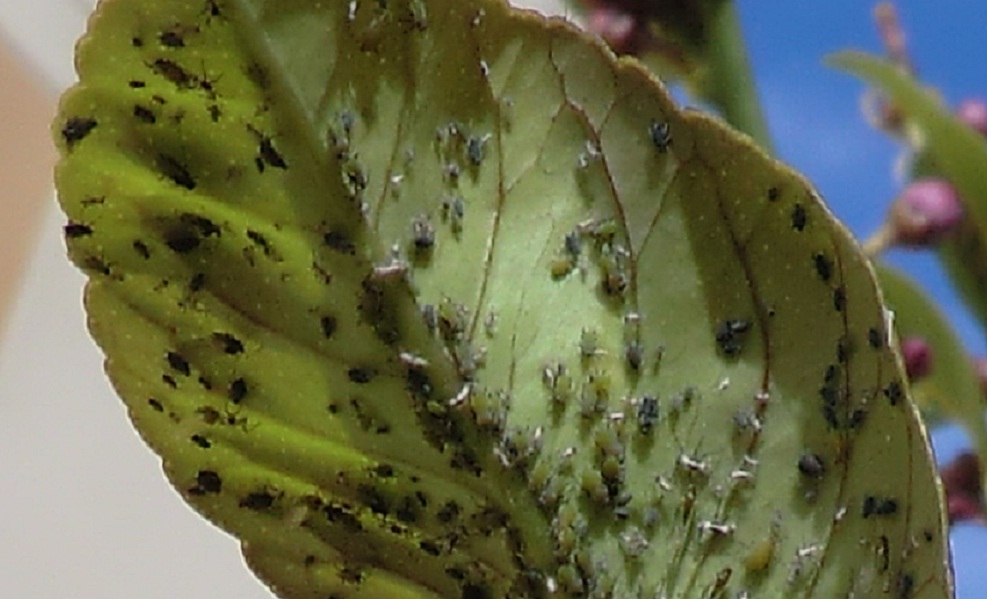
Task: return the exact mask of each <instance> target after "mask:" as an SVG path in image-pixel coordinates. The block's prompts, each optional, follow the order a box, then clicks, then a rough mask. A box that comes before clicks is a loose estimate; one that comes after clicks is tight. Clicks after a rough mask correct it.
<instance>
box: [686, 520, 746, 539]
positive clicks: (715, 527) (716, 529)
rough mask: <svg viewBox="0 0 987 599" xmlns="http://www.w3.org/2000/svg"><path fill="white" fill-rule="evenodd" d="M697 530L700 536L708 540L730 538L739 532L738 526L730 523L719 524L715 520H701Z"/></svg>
mask: <svg viewBox="0 0 987 599" xmlns="http://www.w3.org/2000/svg"><path fill="white" fill-rule="evenodd" d="M696 529H697V530H698V531H699V534H700V536H704V537H706V538H707V539H713V538H723V537H728V536H730V535H732V534H733V533H734V531H735V530H737V525H736V524H732V523H730V522H717V521H715V520H701V521H700V522H699V523H698V524H697V525H696Z"/></svg>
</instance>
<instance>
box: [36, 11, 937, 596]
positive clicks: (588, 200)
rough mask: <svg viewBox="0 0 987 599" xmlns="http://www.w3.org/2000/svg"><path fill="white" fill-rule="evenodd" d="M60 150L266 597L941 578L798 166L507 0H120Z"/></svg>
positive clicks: (107, 337) (146, 397)
mask: <svg viewBox="0 0 987 599" xmlns="http://www.w3.org/2000/svg"><path fill="white" fill-rule="evenodd" d="M78 69H79V73H80V79H81V83H80V84H79V85H78V86H76V87H75V88H74V89H73V90H71V91H70V92H69V93H68V94H67V95H66V97H65V98H64V100H63V102H62V105H61V108H60V112H59V116H58V120H57V122H56V124H55V130H56V131H55V135H56V139H57V141H58V144H59V147H60V150H61V152H62V160H61V162H60V164H59V167H58V172H57V180H58V187H59V196H60V201H61V203H62V206H63V208H64V210H65V212H66V214H67V215H68V218H69V224H68V226H67V227H66V237H67V239H68V245H69V252H70V256H71V257H72V259H73V260H74V261H75V263H76V264H77V265H79V266H80V267H81V268H82V269H83V270H84V271H85V272H86V273H87V275H88V276H89V278H90V282H89V284H88V286H87V291H86V298H87V299H86V301H87V307H88V312H89V316H90V328H91V330H92V332H93V335H94V337H95V338H96V340H97V342H98V343H99V344H100V346H101V347H102V348H103V350H104V351H105V352H106V355H107V371H108V373H109V375H110V378H111V379H112V380H113V382H114V385H115V386H116V388H117V390H118V392H119V393H120V395H121V397H122V398H123V399H124V401H125V402H126V404H127V406H128V409H129V411H130V415H131V418H132V420H133V421H134V423H135V426H136V427H137V429H138V430H139V431H140V432H141V434H142V435H143V437H144V438H145V440H146V441H147V442H148V444H149V445H150V446H151V447H152V448H153V449H154V450H155V451H156V452H157V453H159V454H160V455H161V456H162V459H163V462H164V465H165V470H166V473H167V475H168V477H169V479H170V480H171V481H172V483H173V484H174V486H175V488H176V489H177V490H178V491H179V492H180V493H181V494H182V496H183V497H184V498H185V499H186V500H187V501H188V502H189V503H190V504H191V505H192V506H193V507H195V508H196V509H197V510H199V511H200V512H201V513H202V514H203V515H205V516H206V517H207V518H209V519H211V520H212V521H214V522H216V523H217V524H219V525H220V526H221V527H223V528H224V529H226V530H228V531H230V532H231V533H232V534H234V535H236V536H237V537H238V538H240V539H241V541H242V542H243V546H244V553H245V555H246V558H247V560H248V562H249V564H250V565H251V566H252V567H253V568H254V570H255V571H256V572H257V573H258V575H259V576H260V577H261V578H262V579H264V580H265V581H266V582H267V583H268V584H269V585H270V586H271V588H272V589H273V590H274V592H275V593H277V594H278V595H279V596H282V597H291V598H295V597H299V598H310V597H311V598H321V599H324V598H325V597H346V598H378V597H409V598H412V597H414V598H419V597H421V598H423V597H446V598H463V599H479V598H485V597H491V598H493V597H542V596H551V595H562V596H574V597H584V596H585V597H641V596H645V597H652V596H653V597H733V596H745V595H746V596H774V595H780V594H782V593H786V594H796V595H798V596H804V597H833V596H846V595H851V594H852V595H853V596H855V597H869V596H873V597H877V596H885V595H886V594H887V592H889V590H893V592H894V594H896V595H897V596H899V597H947V596H949V595H950V593H951V585H952V582H951V578H950V573H949V570H948V566H947V563H946V553H945V537H944V523H943V517H942V509H941V502H940V492H939V489H938V486H937V483H936V479H935V477H934V472H933V470H932V465H931V460H930V456H929V452H928V445H927V439H926V436H925V432H924V430H923V428H922V426H921V424H920V423H919V421H918V418H917V415H916V412H915V410H914V407H913V405H912V403H911V401H910V399H909V397H908V396H907V390H906V388H905V386H904V385H903V382H902V373H901V371H900V368H899V366H898V363H897V360H896V357H895V353H894V351H895V350H894V349H893V347H892V345H893V344H889V343H888V342H887V340H888V339H889V331H888V330H887V328H886V324H885V316H884V311H883V308H882V303H881V298H880V294H879V292H878V290H877V287H876V284H875V281H874V277H873V274H872V272H871V270H870V267H869V266H868V264H867V263H866V261H865V260H864V259H863V258H862V257H861V255H860V253H859V251H858V249H857V247H856V245H855V244H854V243H853V242H852V241H851V239H850V237H849V235H848V234H847V233H846V231H845V230H844V229H843V228H842V227H840V226H839V225H838V224H837V223H836V221H835V220H834V219H833V217H832V216H831V215H830V214H829V213H828V211H827V210H826V209H825V208H824V206H823V205H822V203H821V201H820V200H819V198H818V197H817V196H816V194H815V193H814V192H813V191H812V189H811V188H810V187H809V186H808V185H807V183H806V182H805V181H804V180H803V179H801V178H800V177H799V176H797V175H796V174H794V173H793V172H791V171H790V170H789V169H787V168H785V167H784V166H782V165H780V164H778V163H776V162H774V161H773V160H771V159H769V158H768V157H767V156H765V155H764V154H763V153H761V152H760V151H759V150H757V149H756V148H755V147H754V146H753V145H752V144H751V143H750V142H749V141H748V140H747V139H746V138H743V137H741V136H739V135H737V134H735V133H733V132H731V131H730V130H728V129H726V128H725V127H724V126H722V125H721V124H719V123H718V122H716V121H714V120H712V119H710V118H708V117H706V116H703V115H701V114H699V113H696V112H691V111H682V110H679V109H678V108H676V107H675V106H674V105H673V104H672V103H671V101H670V100H669V98H668V96H667V94H666V93H665V91H664V90H663V88H662V87H661V85H660V84H659V83H657V82H656V81H654V80H653V79H652V78H651V77H650V76H649V75H648V74H647V73H646V72H645V71H644V70H643V69H642V68H641V67H639V66H638V65H637V64H636V63H632V62H628V61H618V60H616V59H614V58H613V56H612V55H611V54H609V52H608V51H607V50H605V49H604V48H602V47H601V46H600V45H598V44H597V43H596V42H593V41H590V40H588V39H587V38H585V37H584V36H583V35H582V34H580V33H578V32H576V31H575V30H574V29H572V28H571V27H570V26H569V25H567V24H565V23H563V22H561V21H546V20H543V19H541V18H537V17H535V16H533V15H531V14H520V13H515V12H513V11H511V10H510V9H508V7H507V6H506V5H505V4H503V3H501V2H493V1H489V2H488V1H474V2H469V1H463V0H457V1H451V0H406V1H398V0H390V1H388V2H370V1H358V2H313V1H302V0H295V1H287V2H264V1H260V0H258V1H255V2H248V1H246V0H243V1H240V2H234V1H232V0H228V1H225V2H220V1H218V0H212V1H204V0H195V1H192V0H189V1H185V2H168V3H164V2H161V3H154V2H133V1H126V0H107V1H105V2H104V3H103V4H102V5H101V6H100V8H99V10H98V11H97V13H96V15H95V17H94V18H93V21H92V22H91V25H90V31H89V33H88V34H87V37H86V39H85V41H84V42H83V43H82V44H81V45H80V48H79V57H78Z"/></svg>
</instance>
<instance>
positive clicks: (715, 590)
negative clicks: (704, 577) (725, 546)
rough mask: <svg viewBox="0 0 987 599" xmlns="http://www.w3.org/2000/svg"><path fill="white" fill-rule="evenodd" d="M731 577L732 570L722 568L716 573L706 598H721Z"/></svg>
mask: <svg viewBox="0 0 987 599" xmlns="http://www.w3.org/2000/svg"><path fill="white" fill-rule="evenodd" d="M732 575H733V568H723V569H722V570H720V571H719V572H717V573H716V580H714V581H713V586H712V587H711V588H710V590H709V593H708V594H707V596H708V597H709V598H710V599H716V598H717V597H722V596H723V593H724V591H726V587H727V584H729V583H730V577H731V576H732Z"/></svg>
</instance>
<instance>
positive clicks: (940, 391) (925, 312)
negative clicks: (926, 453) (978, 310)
mask: <svg viewBox="0 0 987 599" xmlns="http://www.w3.org/2000/svg"><path fill="white" fill-rule="evenodd" d="M877 272H878V278H879V280H880V283H881V289H882V290H883V291H884V295H885V298H886V299H887V304H888V308H889V309H890V310H892V311H893V312H894V315H895V325H896V326H895V328H896V329H897V332H898V336H899V338H901V339H905V338H907V337H920V338H922V339H924V340H925V341H926V342H927V343H928V344H929V346H930V347H931V348H932V359H933V363H932V370H931V371H930V372H929V374H928V375H926V376H924V377H923V378H921V379H919V380H918V381H917V382H915V383H913V384H912V385H911V389H912V396H913V397H914V398H915V401H916V403H918V405H919V406H922V408H923V410H925V409H928V410H931V411H932V412H933V413H936V414H941V415H942V416H945V417H947V418H951V419H954V420H956V421H958V422H959V423H960V424H961V425H962V426H963V427H964V428H965V429H966V430H967V432H968V433H969V434H970V438H971V439H973V442H974V445H975V447H976V451H977V453H978V455H980V459H981V463H987V423H985V421H984V401H983V394H982V392H981V390H980V380H979V377H978V376H977V371H976V368H975V366H974V365H973V362H972V361H971V360H970V357H969V355H968V354H967V352H966V350H965V348H964V347H963V344H962V343H961V342H960V340H959V339H958V338H957V337H956V334H955V333H954V332H953V329H952V327H951V326H950V324H949V322H947V320H946V319H945V318H944V317H943V315H942V314H941V313H940V312H939V310H938V309H937V308H936V306H935V304H934V303H933V302H932V300H930V299H929V297H928V296H927V295H926V294H925V293H924V292H923V291H922V290H921V289H920V288H919V286H918V285H917V284H916V283H915V281H913V280H911V279H910V278H908V277H907V276H906V275H905V274H904V273H902V272H900V271H898V270H895V269H894V268H891V267H890V266H887V265H881V266H880V267H879V268H878V269H877Z"/></svg>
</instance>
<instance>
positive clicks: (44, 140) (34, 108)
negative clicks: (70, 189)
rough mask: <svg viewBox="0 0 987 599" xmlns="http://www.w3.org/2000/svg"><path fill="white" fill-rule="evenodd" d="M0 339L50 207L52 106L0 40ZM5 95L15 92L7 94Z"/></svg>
mask: <svg viewBox="0 0 987 599" xmlns="http://www.w3.org/2000/svg"><path fill="white" fill-rule="evenodd" d="M0 89H4V90H8V91H7V92H6V93H0V140H2V143H0V335H2V334H3V330H4V325H5V324H6V322H7V313H8V310H9V307H10V303H11V302H12V301H13V299H14V295H15V291H16V290H17V289H18V288H19V283H20V277H21V275H22V273H23V270H24V263H25V261H26V260H27V255H28V248H29V243H30V240H31V239H33V238H34V236H35V234H36V232H37V227H38V221H39V220H40V219H41V215H42V214H43V210H44V207H45V206H47V205H48V203H49V200H48V196H49V190H50V189H51V182H50V181H51V174H50V173H51V167H52V166H53V165H54V162H55V150H54V148H53V147H52V145H51V143H50V142H49V140H48V121H50V120H51V117H52V115H53V114H54V112H55V100H54V98H53V97H52V96H51V94H50V93H46V91H47V90H45V89H44V88H43V87H42V86H41V85H40V83H39V82H38V81H37V80H36V79H35V78H32V77H31V76H30V74H29V72H28V71H27V69H26V68H25V65H23V63H22V61H21V60H20V56H18V55H16V54H15V53H14V51H13V48H12V47H10V46H9V45H8V44H6V43H4V41H3V40H2V39H0ZM9 90H16V93H10V91H9Z"/></svg>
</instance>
